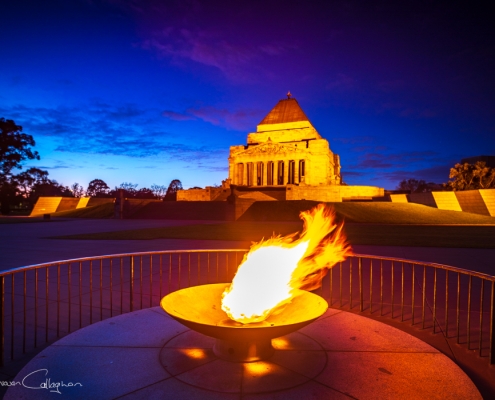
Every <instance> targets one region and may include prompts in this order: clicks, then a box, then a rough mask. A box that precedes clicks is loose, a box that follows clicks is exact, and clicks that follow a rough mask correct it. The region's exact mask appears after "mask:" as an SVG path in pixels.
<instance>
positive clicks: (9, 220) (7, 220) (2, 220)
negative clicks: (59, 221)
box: [0, 217, 54, 225]
mask: <svg viewBox="0 0 495 400" xmlns="http://www.w3.org/2000/svg"><path fill="white" fill-rule="evenodd" d="M37 222H45V223H46V222H54V221H53V220H49V221H46V220H43V218H41V217H40V218H29V217H0V225H3V224H31V223H37Z"/></svg>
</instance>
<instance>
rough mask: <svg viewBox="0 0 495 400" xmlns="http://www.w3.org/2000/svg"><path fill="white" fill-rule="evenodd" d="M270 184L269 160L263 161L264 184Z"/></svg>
mask: <svg viewBox="0 0 495 400" xmlns="http://www.w3.org/2000/svg"><path fill="white" fill-rule="evenodd" d="M266 185H268V162H264V163H263V186H266Z"/></svg>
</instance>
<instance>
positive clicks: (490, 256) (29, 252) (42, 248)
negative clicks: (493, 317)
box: [0, 219, 495, 275]
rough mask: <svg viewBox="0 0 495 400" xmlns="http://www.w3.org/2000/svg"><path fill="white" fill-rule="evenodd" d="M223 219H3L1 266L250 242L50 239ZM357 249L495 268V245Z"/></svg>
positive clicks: (488, 270) (239, 246) (474, 267)
mask: <svg viewBox="0 0 495 400" xmlns="http://www.w3.org/2000/svg"><path fill="white" fill-rule="evenodd" d="M199 223H204V224H206V223H222V221H193V220H191V221H190V220H187V221H181V220H114V219H98V220H88V219H71V220H57V219H55V220H52V221H50V222H39V223H26V224H1V225H0V255H1V258H0V270H6V269H10V268H17V267H21V266H25V265H32V264H39V263H43V262H50V261H57V260H64V259H71V258H78V257H87V256H97V255H105V254H118V253H128V252H138V251H153V250H187V249H243V248H248V247H249V246H250V242H239V241H215V240H182V239H157V240H104V241H98V240H61V239H46V237H48V236H62V235H71V234H78V233H94V232H109V231H117V230H127V229H141V228H156V227H161V226H176V225H186V224H187V225H192V224H199ZM354 251H355V252H356V253H358V254H369V255H380V256H390V257H400V258H406V259H412V260H418V261H426V262H437V263H441V264H447V265H451V266H456V267H460V268H465V269H471V270H474V271H479V272H484V273H487V274H491V275H493V274H495V262H494V261H493V260H495V249H456V248H434V247H401V246H366V245H358V246H354Z"/></svg>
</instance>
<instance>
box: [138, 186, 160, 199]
mask: <svg viewBox="0 0 495 400" xmlns="http://www.w3.org/2000/svg"><path fill="white" fill-rule="evenodd" d="M134 198H135V199H156V196H155V194H154V193H153V191H152V190H151V189H149V188H141V189H139V190H136V193H135V194H134Z"/></svg>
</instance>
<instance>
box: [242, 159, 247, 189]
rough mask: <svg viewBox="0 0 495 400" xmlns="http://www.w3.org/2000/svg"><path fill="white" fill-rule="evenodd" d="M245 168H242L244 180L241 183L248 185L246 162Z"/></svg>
mask: <svg viewBox="0 0 495 400" xmlns="http://www.w3.org/2000/svg"><path fill="white" fill-rule="evenodd" d="M243 165H244V168H243V169H242V182H241V183H240V184H241V185H247V170H248V165H247V163H244V164H243Z"/></svg>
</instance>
